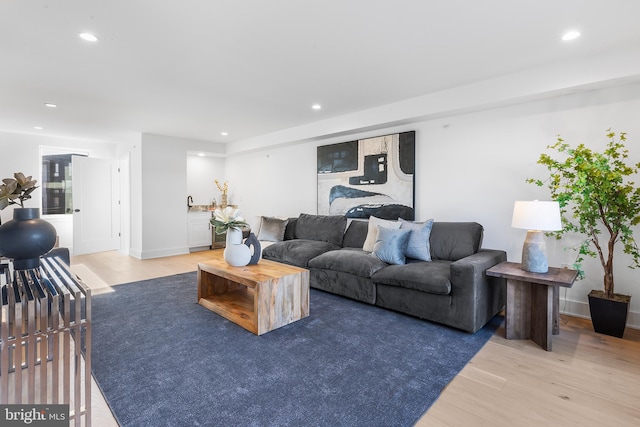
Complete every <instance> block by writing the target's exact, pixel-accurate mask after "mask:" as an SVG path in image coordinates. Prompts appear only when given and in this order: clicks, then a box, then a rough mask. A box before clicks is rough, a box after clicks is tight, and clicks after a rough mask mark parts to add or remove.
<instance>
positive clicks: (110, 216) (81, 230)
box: [71, 156, 120, 255]
mask: <svg viewBox="0 0 640 427" xmlns="http://www.w3.org/2000/svg"><path fill="white" fill-rule="evenodd" d="M71 168H72V169H71V170H72V174H71V188H72V190H73V254H74V255H81V254H88V253H93V252H103V251H110V250H114V249H119V248H120V236H119V235H120V212H119V204H118V203H119V201H118V199H119V197H118V192H119V181H118V166H117V161H115V160H109V159H96V158H91V157H82V156H72V162H71Z"/></svg>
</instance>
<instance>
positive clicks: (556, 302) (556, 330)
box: [552, 286, 560, 335]
mask: <svg viewBox="0 0 640 427" xmlns="http://www.w3.org/2000/svg"><path fill="white" fill-rule="evenodd" d="M552 288H553V331H552V334H553V335H559V334H560V287H559V286H552Z"/></svg>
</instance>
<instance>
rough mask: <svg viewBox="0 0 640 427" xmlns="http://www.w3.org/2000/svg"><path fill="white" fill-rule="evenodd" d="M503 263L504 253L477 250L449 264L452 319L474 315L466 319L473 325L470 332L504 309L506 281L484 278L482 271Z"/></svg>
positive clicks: (504, 259)
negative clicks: (454, 313)
mask: <svg viewBox="0 0 640 427" xmlns="http://www.w3.org/2000/svg"><path fill="white" fill-rule="evenodd" d="M506 260H507V253H506V252H505V251H502V250H496V249H480V250H479V251H478V252H477V253H475V254H473V255H470V256H468V257H465V258H462V259H460V260H458V261H455V262H453V263H452V264H451V298H452V301H451V305H452V307H453V309H454V311H455V312H456V316H461V317H463V318H464V317H466V316H474V318H473V319H467V322H471V323H472V324H473V325H474V326H473V329H474V330H473V332H475V331H476V330H478V329H480V328H481V327H482V326H484V325H485V324H486V323H487V322H488V321H489V320H490V319H491V318H492V317H493V316H494V315H495V314H496V313H498V312H499V311H500V310H502V308H504V304H505V295H506V281H505V280H504V279H498V278H495V277H488V276H487V275H486V271H487V269H489V268H491V267H493V266H494V265H496V264H499V263H501V262H503V261H506ZM495 279H498V280H495Z"/></svg>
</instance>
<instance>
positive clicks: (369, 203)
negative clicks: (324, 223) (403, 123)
mask: <svg viewBox="0 0 640 427" xmlns="http://www.w3.org/2000/svg"><path fill="white" fill-rule="evenodd" d="M415 139H416V138H415V131H411V132H402V133H396V134H392V135H384V136H378V137H375V138H367V139H360V140H356V141H348V142H342V143H338V144H331V145H323V146H319V147H318V214H319V215H345V216H347V217H348V218H369V216H371V215H373V216H375V217H378V218H384V219H392V220H396V219H398V218H404V219H406V220H414V219H415V212H414V203H415V190H414V184H415V182H414V178H415Z"/></svg>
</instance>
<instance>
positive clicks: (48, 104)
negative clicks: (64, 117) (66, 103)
mask: <svg viewBox="0 0 640 427" xmlns="http://www.w3.org/2000/svg"><path fill="white" fill-rule="evenodd" d="M44 106H45V107H49V108H57V107H58V105H57V104H52V103H51V102H45V103H44Z"/></svg>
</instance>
